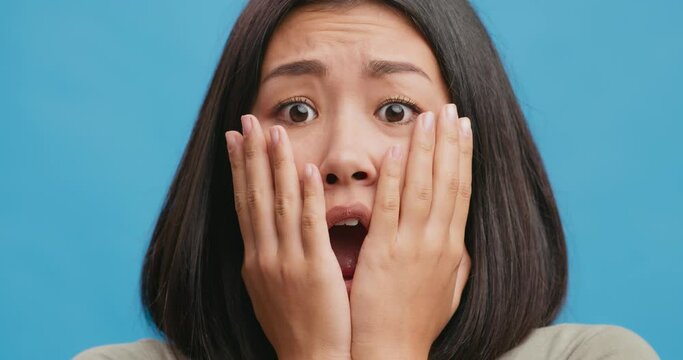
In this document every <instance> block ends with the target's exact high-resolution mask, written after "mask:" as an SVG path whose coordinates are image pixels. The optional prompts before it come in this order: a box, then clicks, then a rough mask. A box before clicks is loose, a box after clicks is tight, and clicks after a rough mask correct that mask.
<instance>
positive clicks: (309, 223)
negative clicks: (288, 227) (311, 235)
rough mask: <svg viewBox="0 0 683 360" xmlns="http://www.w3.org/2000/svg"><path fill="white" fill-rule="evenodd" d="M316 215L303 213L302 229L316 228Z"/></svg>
mask: <svg viewBox="0 0 683 360" xmlns="http://www.w3.org/2000/svg"><path fill="white" fill-rule="evenodd" d="M315 225H316V217H315V216H314V215H313V214H311V213H304V214H302V215H301V230H303V231H306V232H310V231H313V230H314V229H315Z"/></svg>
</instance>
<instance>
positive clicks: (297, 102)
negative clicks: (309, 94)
mask: <svg viewBox="0 0 683 360" xmlns="http://www.w3.org/2000/svg"><path fill="white" fill-rule="evenodd" d="M277 109H278V110H277V113H278V117H279V118H281V119H283V120H284V121H285V122H287V123H304V122H307V121H310V120H313V119H315V117H316V116H318V114H317V113H316V112H315V110H314V109H313V107H312V106H311V105H309V104H308V103H306V101H305V100H301V99H291V100H286V101H285V102H284V103H283V104H280V105H278V107H277Z"/></svg>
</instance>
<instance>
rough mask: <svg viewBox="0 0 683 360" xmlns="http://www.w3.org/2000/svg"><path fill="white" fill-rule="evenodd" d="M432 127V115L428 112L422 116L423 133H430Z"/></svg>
mask: <svg viewBox="0 0 683 360" xmlns="http://www.w3.org/2000/svg"><path fill="white" fill-rule="evenodd" d="M433 126H434V113H432V112H431V111H428V112H427V113H425V114H424V115H423V116H422V128H423V129H424V130H425V131H431V130H432V127H433Z"/></svg>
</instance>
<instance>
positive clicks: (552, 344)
mask: <svg viewBox="0 0 683 360" xmlns="http://www.w3.org/2000/svg"><path fill="white" fill-rule="evenodd" d="M104 359H131V360H143V359H149V360H152V359H154V360H157V359H158V360H162V359H163V360H165V359H168V360H178V359H177V358H175V357H173V354H172V353H171V351H170V350H169V348H168V346H167V345H166V344H164V343H163V342H160V341H158V340H153V339H142V340H138V341H136V342H133V343H128V344H114V345H106V346H99V347H95V348H92V349H89V350H86V351H84V352H82V353H80V354H78V355H76V357H75V358H74V360H104ZM498 359H500V360H535V359H538V360H553V359H571V360H578V359H587V360H591V359H595V360H598V359H600V360H606V359H614V360H616V359H619V360H631V359H633V360H650V359H655V360H656V359H659V357H658V356H657V353H656V352H655V351H654V349H652V347H651V346H650V345H649V344H648V343H647V342H646V341H645V340H643V338H641V337H640V336H638V335H637V334H636V333H634V332H632V331H631V330H628V329H626V328H623V327H620V326H612V325H583V324H559V325H552V326H547V327H543V328H538V329H536V330H534V331H533V332H532V333H531V334H530V335H529V336H528V337H527V338H526V339H525V340H524V342H522V344H520V345H519V346H517V347H515V348H514V349H511V350H510V351H508V352H507V353H505V354H504V355H503V356H501V357H499V358H498Z"/></svg>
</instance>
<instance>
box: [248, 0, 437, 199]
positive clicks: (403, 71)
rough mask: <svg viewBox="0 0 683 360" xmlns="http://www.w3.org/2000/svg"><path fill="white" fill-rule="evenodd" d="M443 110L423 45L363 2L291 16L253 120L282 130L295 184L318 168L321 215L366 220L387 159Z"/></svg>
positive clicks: (280, 31) (266, 71)
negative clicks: (353, 214)
mask: <svg viewBox="0 0 683 360" xmlns="http://www.w3.org/2000/svg"><path fill="white" fill-rule="evenodd" d="M449 102H450V99H449V96H448V92H447V90H446V85H445V83H444V81H443V79H442V77H441V73H440V70H439V66H438V64H437V61H436V58H435V57H434V54H433V53H432V51H431V49H430V47H429V45H428V43H427V42H426V41H425V40H424V39H423V37H422V35H421V34H420V33H419V32H418V31H417V30H416V29H415V28H414V27H413V25H412V24H411V23H410V22H409V21H408V20H407V19H406V18H404V17H402V16H401V15H400V14H399V13H398V12H396V11H395V10H394V9H393V8H390V7H388V6H386V5H381V4H375V3H371V2H366V3H361V4H360V5H357V6H354V7H350V8H339V7H335V8H323V7H319V6H318V7H312V6H306V7H302V8H299V9H297V10H295V11H293V12H292V13H290V14H289V15H288V16H287V17H286V18H285V19H284V21H283V22H282V23H281V24H280V25H279V27H278V28H277V29H276V31H275V33H274V34H273V36H272V38H271V40H270V43H269V44H268V48H267V50H266V53H265V57H264V61H263V66H262V73H261V76H260V88H259V92H258V95H257V99H256V102H255V105H254V108H253V109H252V113H253V114H254V115H255V116H256V117H257V118H258V119H259V121H260V122H261V125H262V127H263V128H264V130H266V129H267V128H269V127H271V126H273V125H278V124H279V125H282V126H283V127H284V128H285V130H286V132H287V134H288V136H289V138H290V141H291V143H292V147H293V152H294V160H295V162H296V167H297V170H298V172H299V176H300V179H302V178H303V174H304V171H303V169H304V165H305V164H306V163H307V162H310V163H313V164H316V165H317V166H318V168H319V169H320V173H321V175H322V179H323V183H324V189H325V200H326V210H329V209H331V208H333V207H335V206H345V205H350V204H352V203H358V202H360V203H361V204H363V205H365V206H366V207H367V208H368V209H369V210H372V206H373V202H374V196H375V190H376V186H377V179H378V175H379V170H380V165H381V162H382V158H383V156H384V154H385V153H386V152H387V150H388V149H389V147H390V146H391V145H393V144H401V145H402V148H403V149H404V151H407V149H408V148H409V143H410V139H411V136H412V132H413V127H414V126H415V122H416V121H415V120H416V118H417V115H418V114H419V113H421V112H425V111H433V112H437V113H438V111H439V110H440V109H441V108H442V107H443V106H444V105H445V104H447V103H449ZM265 133H266V134H268V132H267V131H266V132H265ZM405 158H406V157H404V159H405ZM404 164H405V162H404Z"/></svg>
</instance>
